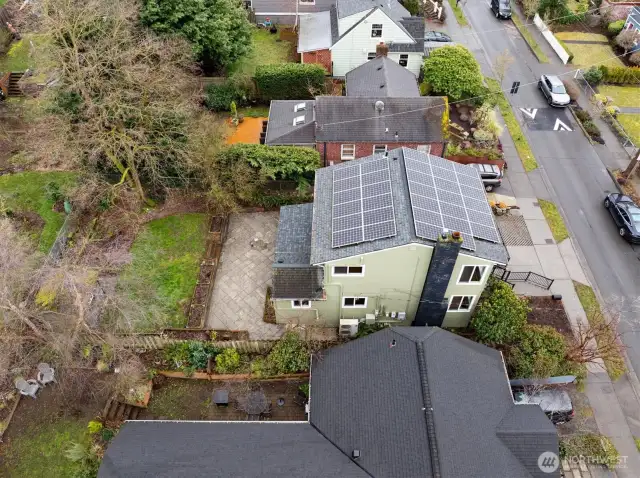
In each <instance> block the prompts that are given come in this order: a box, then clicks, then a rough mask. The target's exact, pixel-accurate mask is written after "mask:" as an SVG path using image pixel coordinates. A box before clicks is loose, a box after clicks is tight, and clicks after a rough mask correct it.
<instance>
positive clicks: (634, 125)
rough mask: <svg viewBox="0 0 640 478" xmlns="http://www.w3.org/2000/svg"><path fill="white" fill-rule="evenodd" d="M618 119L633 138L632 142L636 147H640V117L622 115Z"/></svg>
mask: <svg viewBox="0 0 640 478" xmlns="http://www.w3.org/2000/svg"><path fill="white" fill-rule="evenodd" d="M616 119H617V120H618V123H620V124H621V125H622V127H623V128H624V130H625V131H626V132H627V134H628V135H629V136H630V137H631V141H633V143H634V144H635V145H636V146H638V145H640V115H636V114H628V113H621V114H619V115H618V116H617V117H616Z"/></svg>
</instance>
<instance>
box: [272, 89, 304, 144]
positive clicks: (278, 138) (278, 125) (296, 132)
mask: <svg viewBox="0 0 640 478" xmlns="http://www.w3.org/2000/svg"><path fill="white" fill-rule="evenodd" d="M299 103H304V104H305V105H306V107H305V110H304V111H300V112H295V111H293V109H294V108H295V106H296V105H297V104H299ZM314 104H315V101H313V100H274V101H272V102H271V106H270V107H269V123H268V124H267V136H266V139H265V142H266V144H275V145H277V144H311V143H315V122H314V119H315V112H314V107H313V106H314ZM296 116H304V117H305V122H304V124H301V125H298V126H294V124H293V119H294V118H295V117H296Z"/></svg>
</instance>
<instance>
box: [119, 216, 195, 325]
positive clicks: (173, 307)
mask: <svg viewBox="0 0 640 478" xmlns="http://www.w3.org/2000/svg"><path fill="white" fill-rule="evenodd" d="M206 227H207V216H206V215H205V214H196V213H189V214H178V215H175V216H169V217H165V218H163V219H156V220H155V221H151V222H148V223H147V224H145V225H144V227H143V228H142V230H141V231H140V232H139V233H138V236H137V237H136V239H135V241H134V242H133V245H132V246H131V250H130V252H131V255H132V261H131V263H130V264H129V265H128V266H127V267H126V269H125V270H124V271H123V273H122V274H121V276H120V278H119V280H118V286H119V287H120V288H121V289H122V290H126V291H128V293H129V295H130V297H131V298H132V299H134V300H135V301H136V302H137V303H138V304H141V305H142V306H143V307H144V309H145V310H147V311H148V314H147V317H146V319H145V318H142V317H141V318H140V322H139V323H137V324H134V327H135V328H136V329H137V330H140V331H149V330H156V329H157V328H158V327H166V326H173V327H183V326H184V325H185V322H186V317H185V314H184V311H183V306H184V305H185V304H187V303H188V301H189V299H190V298H191V294H193V289H194V287H195V285H196V280H197V277H198V270H199V265H200V260H201V258H202V255H203V254H204V247H205V239H206Z"/></svg>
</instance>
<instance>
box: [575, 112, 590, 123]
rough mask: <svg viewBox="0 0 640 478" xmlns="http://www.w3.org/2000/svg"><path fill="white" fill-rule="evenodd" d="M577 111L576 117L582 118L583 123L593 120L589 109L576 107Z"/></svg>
mask: <svg viewBox="0 0 640 478" xmlns="http://www.w3.org/2000/svg"><path fill="white" fill-rule="evenodd" d="M575 113H576V117H577V118H578V119H579V120H580V122H581V123H584V122H585V121H590V120H591V115H590V114H589V112H588V111H585V110H579V109H576V110H575Z"/></svg>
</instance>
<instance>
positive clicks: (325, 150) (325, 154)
mask: <svg viewBox="0 0 640 478" xmlns="http://www.w3.org/2000/svg"><path fill="white" fill-rule="evenodd" d="M322 144H324V154H323V156H324V157H323V161H324V167H325V168H326V167H327V142H326V141H325V142H324V143H322Z"/></svg>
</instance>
